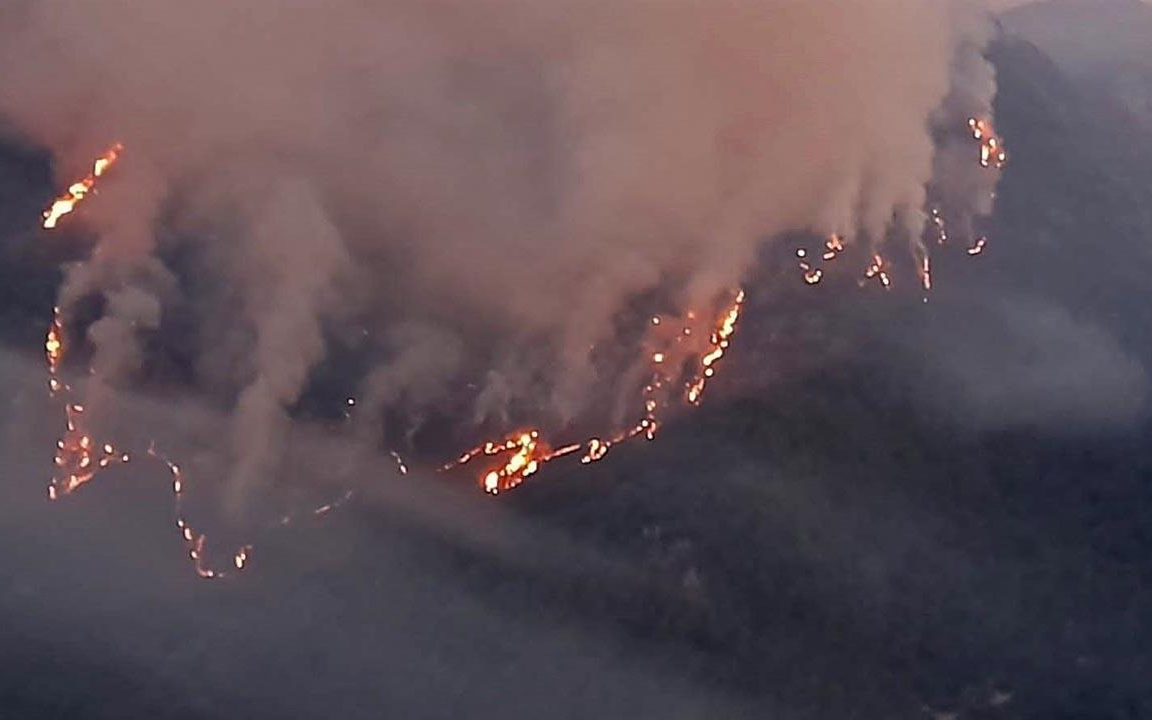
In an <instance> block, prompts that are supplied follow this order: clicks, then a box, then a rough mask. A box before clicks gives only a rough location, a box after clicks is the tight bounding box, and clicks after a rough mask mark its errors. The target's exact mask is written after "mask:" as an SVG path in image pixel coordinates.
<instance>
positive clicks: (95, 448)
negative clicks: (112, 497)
mask: <svg viewBox="0 0 1152 720" xmlns="http://www.w3.org/2000/svg"><path fill="white" fill-rule="evenodd" d="M83 416H84V406H83V405H79V404H76V403H69V404H68V405H66V406H65V408H64V417H65V431H64V434H63V435H62V436H61V437H60V439H59V440H57V441H56V455H55V457H54V458H53V464H54V465H55V466H56V472H55V474H53V476H52V481H51V482H50V483H49V485H48V497H49V498H50V499H52V500H56V499H58V498H60V497H63V496H64V495H69V494H71V493H73V492H75V491H76V490H78V489H80V487H81V486H83V485H84V484H85V483H87V482H89V481H91V480H92V478H94V477H96V474H97V473H98V472H100V471H101V470H104V469H105V468H108V467H111V466H112V465H120V464H123V463H126V462H128V460H129V457H128V453H123V452H120V451H119V450H117V449H116V447H115V446H113V445H112V444H111V443H103V444H100V445H97V443H95V442H94V441H93V440H92V436H91V435H90V434H89V433H88V432H87V431H86V430H84V429H83Z"/></svg>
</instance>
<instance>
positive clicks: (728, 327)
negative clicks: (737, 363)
mask: <svg viewBox="0 0 1152 720" xmlns="http://www.w3.org/2000/svg"><path fill="white" fill-rule="evenodd" d="M744 299H745V294H744V291H743V290H739V291H738V292H737V293H736V296H735V297H734V298H733V300H732V302H731V304H730V305H729V306H728V307H727V309H726V310H725V311H724V313H723V314H721V315H720V317H719V319H718V320H717V321H716V326H715V328H714V329H713V330H712V334H711V335H710V336H709V337H708V344H709V346H710V349H709V350H708V352H706V353H705V354H704V355H703V357H701V358H700V367H699V368H698V369H697V371H696V375H695V377H693V378H692V380H691V381H689V383H688V394H687V396H686V397H687V400H688V402H689V404H691V405H699V404H700V399H701V397H702V396H703V395H704V387H705V385H707V383H708V380H709V379H711V378H712V376H714V375H715V374H716V368H715V367H714V366H715V365H716V363H717V362H719V361H720V359H721V358H723V357H724V353H725V351H727V350H728V346H729V345H730V344H731V339H732V336H733V335H734V334H735V333H736V324H737V323H739V322H740V313H741V311H743V309H744Z"/></svg>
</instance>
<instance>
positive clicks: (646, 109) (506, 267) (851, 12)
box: [0, 0, 994, 495]
mask: <svg viewBox="0 0 1152 720" xmlns="http://www.w3.org/2000/svg"><path fill="white" fill-rule="evenodd" d="M973 5H974V4H972V3H962V2H950V1H949V0H918V1H917V2H908V1H906V0H870V1H869V2H858V1H857V0H806V1H805V2H783V1H772V0H757V1H752V0H734V1H732V2H721V3H715V2H703V1H702V0H672V1H669V2H661V3H637V2H614V3H608V2H595V1H591V0H559V1H556V2H549V3H539V2H532V1H530V0H484V1H482V2H475V1H474V0H472V1H465V0H432V1H429V0H419V1H415V0H387V1H386V2H377V3H364V2H359V1H358V0H338V1H336V2H327V3H290V4H286V5H284V6H281V7H278V8H276V9H274V10H273V9H272V8H266V7H263V6H256V5H251V4H244V3H234V2H223V1H221V0H207V1H206V2H200V3H195V4H189V3H184V2H175V1H174V0H153V1H152V2H147V3H140V2H136V1H130V0H106V1H105V2H100V3H92V2H82V1H80V0H24V1H23V2H16V3H7V4H6V5H5V7H4V8H3V9H0V64H2V66H3V67H4V68H5V71H4V73H3V74H0V115H2V117H3V118H5V119H6V121H7V122H9V123H11V124H12V125H13V126H14V127H16V128H17V129H19V130H20V131H22V132H23V133H24V134H25V135H26V136H27V138H28V139H29V140H31V141H33V142H36V143H38V144H41V145H43V146H46V147H48V148H50V149H51V150H52V151H53V153H54V154H55V157H56V159H57V174H58V176H59V177H60V178H68V177H71V176H72V175H73V174H76V173H78V172H80V173H82V172H83V171H84V169H85V168H86V166H87V164H88V163H90V162H91V158H92V157H93V156H95V155H96V154H98V153H99V152H100V151H101V150H102V149H103V148H105V147H107V146H108V145H109V144H110V143H112V142H114V141H119V142H122V143H123V144H124V146H125V148H126V149H125V153H124V159H123V160H122V161H121V162H120V163H119V165H118V166H117V168H116V169H115V172H114V173H112V174H111V175H110V176H109V177H108V178H107V180H106V182H105V184H104V185H103V186H102V187H101V189H100V196H99V197H98V198H96V199H94V200H93V201H92V202H91V204H90V205H88V206H86V207H85V208H84V210H83V212H82V213H80V214H81V215H82V217H83V219H84V221H85V222H86V223H87V224H88V225H89V226H90V227H91V228H92V230H93V231H94V232H95V233H96V234H97V236H98V238H99V240H98V245H97V247H96V251H95V255H94V257H93V260H92V261H91V263H90V264H88V265H82V266H80V267H78V268H76V269H75V270H73V271H72V272H71V273H70V275H69V279H68V283H67V285H66V287H65V290H64V296H65V297H64V298H63V304H64V306H65V310H66V311H67V308H68V307H69V306H70V304H71V303H72V302H74V301H75V299H76V298H77V297H79V296H82V295H85V294H92V293H97V294H102V295H104V296H105V297H106V298H107V299H108V302H106V303H105V307H106V313H107V314H108V317H106V318H105V319H104V320H101V321H100V322H99V323H98V324H97V325H96V326H93V330H92V332H91V333H90V336H91V337H90V339H91V341H92V342H93V343H94V345H95V346H96V352H97V354H98V356H99V358H100V362H98V363H97V369H98V371H99V372H100V373H102V374H105V375H107V376H108V377H109V378H116V377H120V376H123V375H124V374H131V371H132V368H133V367H134V363H135V362H136V360H135V359H134V358H136V357H137V355H138V348H136V345H135V343H134V342H133V339H132V336H133V333H134V332H135V330H136V329H138V328H139V327H140V326H141V325H145V326H153V325H155V323H156V320H157V319H158V318H157V316H158V314H159V313H160V312H162V311H163V309H164V308H167V307H171V306H173V305H181V306H188V307H192V308H196V309H197V318H198V319H199V322H200V324H201V327H200V328H199V330H198V337H199V338H201V347H200V350H199V352H200V354H201V356H202V357H201V360H200V362H199V363H198V364H197V367H198V368H200V369H201V372H200V374H199V377H198V381H199V382H200V383H201V384H202V385H203V386H205V387H209V388H212V389H219V386H226V387H227V388H230V391H231V392H232V394H233V396H234V397H235V398H236V401H235V416H234V417H235V433H234V435H235V442H236V448H237V451H236V463H237V464H236V478H237V483H236V486H237V487H238V488H239V489H238V490H237V492H238V493H239V494H240V495H243V494H245V493H247V492H248V490H247V489H246V488H248V487H249V486H250V485H251V484H252V482H253V481H254V479H255V478H257V477H261V476H264V475H267V474H268V472H269V471H270V469H271V468H272V466H273V463H274V460H275V456H276V452H277V451H276V448H277V445H278V443H279V442H280V439H279V438H280V434H281V432H282V430H281V429H282V427H283V424H284V422H285V421H286V419H287V414H286V413H287V411H288V409H289V408H290V406H291V405H292V404H293V403H294V402H296V400H297V399H298V397H299V396H300V393H301V392H302V389H303V388H304V387H305V384H306V383H307V381H308V378H309V376H310V373H312V372H313V370H314V368H315V367H316V366H317V364H318V363H320V362H321V361H322V360H323V358H324V356H325V352H326V347H327V335H326V330H327V329H330V328H334V327H340V328H346V327H349V326H351V325H354V324H355V323H360V324H362V325H363V327H364V329H366V330H368V331H370V332H371V333H374V334H375V335H376V336H377V337H378V338H381V339H382V340H381V341H380V342H378V343H377V345H378V346H379V347H381V348H382V356H381V357H379V358H377V359H376V362H377V366H378V369H377V370H376V371H375V372H372V373H370V374H369V378H368V380H367V381H366V389H365V393H366V396H365V403H364V404H365V405H369V406H373V407H370V408H369V411H377V410H382V409H389V408H391V407H392V406H394V405H395V404H397V403H403V404H405V405H404V407H405V409H406V410H408V411H411V412H412V413H413V414H414V415H415V416H419V415H420V414H421V413H423V412H425V411H426V410H428V408H429V406H434V405H435V404H436V403H439V402H442V401H443V397H444V392H442V391H441V388H448V387H461V388H467V387H472V388H473V389H474V390H475V393H474V394H475V400H476V402H477V405H476V408H475V414H476V415H477V416H478V417H481V418H483V417H485V416H499V415H500V414H502V413H507V412H508V409H509V408H510V407H511V408H519V409H525V408H529V409H532V410H533V411H535V412H538V413H541V414H542V415H543V416H544V417H546V418H551V419H552V421H554V422H558V423H565V422H573V421H578V420H579V419H580V418H581V417H584V416H586V415H587V414H589V413H593V412H599V410H598V407H599V406H603V405H611V404H612V403H613V402H614V401H615V393H616V392H617V391H619V390H621V388H618V387H616V386H615V384H614V378H615V377H633V376H634V375H635V373H631V374H630V373H628V372H619V373H616V374H614V375H613V374H606V373H605V370H604V368H603V367H602V366H601V365H600V364H599V361H598V354H597V353H599V352H601V351H602V348H605V347H610V346H611V345H612V344H613V343H614V342H615V341H616V339H617V335H618V332H619V329H618V326H619V323H618V322H616V321H617V320H618V319H619V318H620V317H621V316H622V314H625V313H627V312H628V311H629V309H630V308H633V307H635V305H636V303H637V302H639V301H640V299H642V298H651V297H659V298H660V301H659V302H660V303H662V307H661V308H659V309H660V310H661V311H664V312H671V313H677V312H684V311H686V310H687V309H689V308H697V307H703V308H709V307H710V306H711V304H713V303H714V302H715V299H716V297H717V296H718V295H719V294H721V293H724V292H727V291H729V290H730V289H731V288H732V287H734V286H736V285H737V284H738V283H739V282H740V281H741V278H742V276H743V275H744V273H745V272H746V270H747V269H748V268H749V266H750V264H751V263H752V261H753V258H754V257H755V256H756V254H757V250H758V248H759V246H760V244H761V243H764V242H767V241H770V240H771V238H772V237H773V236H775V235H777V234H778V233H781V232H783V231H786V230H793V229H807V230H811V231H814V232H817V233H831V232H837V233H840V234H841V235H843V236H844V237H846V238H847V239H848V240H849V241H855V242H858V243H864V244H875V245H878V244H880V243H883V242H885V241H886V239H887V238H889V237H896V238H903V240H902V242H908V241H911V242H914V243H918V242H919V240H920V237H921V234H922V232H923V224H924V209H925V207H926V201H927V197H928V195H927V193H928V189H929V188H930V187H935V186H933V185H932V180H933V175H934V174H936V175H938V176H948V177H949V178H952V177H959V176H958V175H955V173H956V172H957V171H956V168H955V167H954V166H953V165H954V163H952V162H951V160H950V156H949V155H948V154H947V152H941V153H938V152H937V147H938V144H939V143H938V142H937V138H935V137H934V134H933V127H934V126H935V125H936V124H937V123H939V122H940V121H941V118H942V117H949V118H950V117H951V116H954V115H956V116H962V115H965V114H978V113H985V114H986V113H987V111H988V107H989V103H990V100H991V97H992V93H993V90H994V88H993V83H992V77H991V73H990V70H989V68H988V66H987V64H986V63H985V62H984V60H983V58H982V57H981V54H980V53H981V48H982V45H983V42H984V36H985V34H986V32H987V28H986V27H985V25H984V22H985V18H984V16H983V11H982V10H981V9H977V8H974V7H973ZM961 122H962V119H961ZM966 149H967V150H968V151H969V152H971V146H967V147H966ZM968 165H969V166H970V165H971V162H969V163H968ZM965 172H971V171H970V170H965ZM948 182H955V183H957V184H959V185H961V187H957V188H946V190H947V191H948V194H949V195H951V194H952V191H953V190H955V191H956V192H958V193H961V194H962V195H964V197H963V198H958V199H956V200H955V201H954V202H955V206H956V207H958V208H961V209H962V210H963V211H964V212H965V213H968V214H973V213H975V214H978V213H980V212H982V211H984V210H985V209H986V208H984V207H982V206H980V205H979V204H978V203H979V202H983V201H982V200H981V201H978V200H973V199H970V198H976V197H981V198H982V197H985V196H986V195H987V194H988V188H987V187H970V185H971V184H972V183H970V182H968V181H961V180H955V181H953V180H948ZM938 185H939V183H938ZM162 227H163V228H167V229H168V231H165V232H160V229H161V228H162ZM177 250H181V251H184V252H185V255H190V256H194V257H195V258H196V259H197V262H198V263H199V264H198V265H197V266H196V267H197V268H198V272H199V273H201V274H207V275H208V276H210V278H211V280H210V281H205V280H202V281H200V282H181V283H175V282H171V278H169V279H168V280H166V281H162V280H161V279H162V278H164V277H165V276H166V275H167V274H168V273H169V272H171V273H173V274H174V275H176V276H180V275H181V274H182V273H186V272H187V271H186V269H182V268H179V267H172V268H167V269H165V268H163V267H160V266H159V264H158V261H157V257H170V256H172V255H173V254H174V253H175V252H176V251H177ZM205 288H207V289H205ZM201 291H202V292H201ZM145 297H147V298H151V299H150V300H145V299H144V298H145ZM406 338H407V340H406ZM409 341H410V342H411V344H412V345H413V347H407V346H405V343H406V342H409ZM220 358H226V359H227V361H226V362H223V365H224V367H221V364H222V362H221V360H220ZM590 388H595V390H590ZM360 410H361V411H364V408H360ZM472 415H473V413H472V412H466V413H462V416H464V417H468V418H469V420H471V417H472Z"/></svg>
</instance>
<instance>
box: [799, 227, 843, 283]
mask: <svg viewBox="0 0 1152 720" xmlns="http://www.w3.org/2000/svg"><path fill="white" fill-rule="evenodd" d="M842 252H844V238H842V237H840V236H839V235H837V234H835V233H833V234H832V235H829V236H828V239H827V240H825V241H824V249H823V251H821V254H820V259H822V260H823V261H824V262H832V261H833V260H835V259H836V257H837V256H838V255H839V254H840V253H842ZM796 257H797V258H798V259H799V263H797V264H798V265H799V267H800V271H801V272H802V273H803V278H804V282H805V283H806V284H808V285H819V284H820V281H821V280H823V279H824V270H823V268H820V267H816V266H814V265H813V264H812V262H811V261H810V260H809V259H808V258H809V257H810V256H809V253H808V249H807V248H798V249H797V250H796Z"/></svg>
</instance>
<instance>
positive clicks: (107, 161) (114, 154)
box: [43, 143, 124, 230]
mask: <svg viewBox="0 0 1152 720" xmlns="http://www.w3.org/2000/svg"><path fill="white" fill-rule="evenodd" d="M123 151H124V146H123V145H122V144H120V143H116V144H115V145H113V146H112V147H110V148H108V149H107V150H106V151H105V152H104V154H103V155H101V156H100V157H98V158H96V161H95V162H94V163H93V164H92V172H90V173H88V175H86V176H85V177H84V178H83V179H81V180H78V181H76V182H74V183H72V184H71V185H70V186H68V190H67V192H65V193H64V194H63V195H61V196H60V197H58V198H56V201H55V202H53V203H52V205H51V207H49V208H48V209H47V210H45V211H44V213H43V217H44V223H43V226H44V228H46V229H49V230H51V229H52V228H54V227H56V223H58V222H59V221H60V218H62V217H64V216H65V215H67V214H68V213H70V212H72V211H73V210H75V209H76V206H77V205H79V204H80V203H81V202H82V201H83V200H84V198H86V197H87V196H88V193H89V192H91V191H92V188H94V187H95V186H96V179H97V178H99V177H100V176H102V175H103V174H104V173H105V172H107V171H108V169H109V168H111V167H112V166H113V165H115V164H116V161H117V160H118V159H119V158H120V153H121V152H123Z"/></svg>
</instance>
